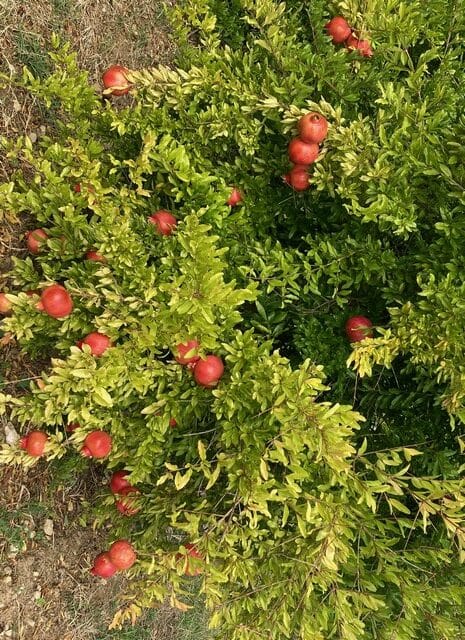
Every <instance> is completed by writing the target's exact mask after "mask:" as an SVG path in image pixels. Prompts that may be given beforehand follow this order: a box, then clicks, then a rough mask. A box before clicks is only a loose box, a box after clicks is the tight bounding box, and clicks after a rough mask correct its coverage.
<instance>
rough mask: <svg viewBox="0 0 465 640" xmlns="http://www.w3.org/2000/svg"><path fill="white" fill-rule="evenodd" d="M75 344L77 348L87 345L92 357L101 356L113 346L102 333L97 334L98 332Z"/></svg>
mask: <svg viewBox="0 0 465 640" xmlns="http://www.w3.org/2000/svg"><path fill="white" fill-rule="evenodd" d="M76 344H77V346H78V347H79V348H81V347H82V345H84V344H87V345H88V346H89V347H90V351H91V353H92V355H93V356H97V357H99V356H101V355H103V354H104V353H105V351H106V350H107V349H109V348H110V347H112V346H113V344H112V342H111V340H110V338H109V337H108V336H106V335H105V334H104V333H99V332H98V331H93V332H92V333H89V335H87V336H86V337H85V338H83V339H82V340H79V341H78V342H77V343H76Z"/></svg>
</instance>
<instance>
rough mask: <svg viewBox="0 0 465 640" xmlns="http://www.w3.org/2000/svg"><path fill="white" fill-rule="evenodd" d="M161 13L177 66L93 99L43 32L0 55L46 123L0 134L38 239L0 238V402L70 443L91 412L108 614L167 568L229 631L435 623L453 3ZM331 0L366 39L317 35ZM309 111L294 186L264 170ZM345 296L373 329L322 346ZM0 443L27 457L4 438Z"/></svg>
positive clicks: (459, 594)
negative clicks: (111, 561)
mask: <svg viewBox="0 0 465 640" xmlns="http://www.w3.org/2000/svg"><path fill="white" fill-rule="evenodd" d="M171 11H172V22H173V28H174V29H175V34H176V38H177V40H178V42H179V51H180V54H179V60H178V64H179V68H176V69H174V68H167V67H157V68H153V69H146V70H139V71H132V72H131V74H130V80H131V81H132V82H133V83H134V86H133V89H132V91H131V93H132V97H130V98H129V99H127V98H123V99H122V101H121V104H120V103H119V102H118V101H117V100H116V101H115V100H114V99H110V98H108V97H106V98H105V99H103V100H102V98H101V96H98V95H97V94H96V93H95V91H94V89H92V88H91V87H90V86H89V85H88V81H87V77H86V74H85V73H83V72H81V71H79V69H78V68H77V66H76V62H75V58H74V57H73V55H71V54H70V53H69V52H68V50H67V48H66V47H61V46H60V45H59V44H58V43H56V50H55V52H54V53H53V54H52V55H51V58H52V61H53V63H54V65H55V71H54V73H53V74H52V75H51V76H50V77H49V78H46V79H37V78H34V77H32V75H31V74H30V73H29V72H28V71H27V70H26V71H25V72H24V74H23V76H22V78H14V79H8V80H5V81H10V82H15V83H18V84H20V85H21V86H24V87H25V88H27V89H28V90H29V91H31V93H32V94H34V95H35V96H36V97H37V98H38V99H40V100H41V101H43V103H44V104H45V105H46V107H47V108H49V109H50V110H51V111H52V113H53V114H54V116H55V117H56V123H55V124H56V126H55V128H54V130H53V131H51V132H50V133H49V134H48V135H47V136H44V137H42V138H41V139H40V140H39V141H38V143H37V144H35V145H34V146H33V145H32V143H31V142H30V140H29V139H28V137H27V136H25V137H22V138H20V139H19V140H18V141H15V142H11V141H10V142H7V141H4V142H3V147H4V152H5V153H7V154H8V157H9V159H10V162H11V163H12V164H13V165H14V164H15V163H16V164H17V167H18V171H17V172H16V174H15V175H14V176H12V179H11V182H9V183H6V184H4V185H2V187H1V188H0V193H1V194H2V197H3V206H4V209H5V211H6V212H7V213H9V214H10V215H19V214H22V213H27V214H28V215H30V216H32V218H33V219H34V220H35V221H36V222H34V227H33V228H35V227H37V226H38V227H41V228H44V229H45V230H46V232H47V234H48V239H47V240H46V241H45V246H44V245H43V249H41V250H40V251H39V252H38V253H37V255H34V256H33V257H25V258H20V259H15V260H14V268H13V271H12V273H11V275H10V280H9V289H8V291H7V293H9V294H10V295H9V296H8V300H10V301H11V303H12V306H13V314H12V315H11V317H7V318H6V319H5V320H3V323H2V330H3V331H4V332H9V333H11V334H12V335H13V336H15V338H16V339H17V340H18V341H19V343H20V345H21V346H22V348H23V349H25V350H26V351H28V352H29V353H31V354H32V355H33V356H36V355H40V356H41V357H44V356H47V355H50V354H51V355H52V357H51V360H50V367H49V368H48V369H47V370H45V371H44V373H43V376H42V380H41V384H40V386H37V385H36V383H35V382H34V383H31V391H30V393H29V394H27V395H24V396H21V397H16V396H13V395H11V396H10V395H2V396H0V399H1V405H0V406H1V407H3V408H5V409H6V408H8V407H9V408H11V409H12V413H13V415H14V417H15V418H16V420H17V421H18V422H19V423H20V424H21V425H23V426H24V431H25V432H27V431H28V430H30V429H37V428H40V429H43V430H45V431H47V432H48V433H49V434H50V438H49V440H48V442H47V445H46V454H47V457H48V458H49V459H52V458H54V457H56V458H62V459H63V461H64V460H65V459H66V458H64V456H67V457H69V458H70V459H71V460H73V459H74V460H75V465H76V467H79V466H81V465H83V464H89V462H88V461H87V460H86V461H84V460H83V459H82V458H80V457H79V455H78V452H79V450H80V449H81V447H82V444H83V442H84V440H85V438H86V436H87V435H88V434H89V433H90V432H91V431H95V430H104V431H107V432H108V433H110V434H111V436H112V450H111V453H110V455H109V456H108V458H105V459H104V460H103V464H104V465H106V467H107V468H108V469H109V470H114V469H127V470H129V471H130V472H131V473H130V476H129V479H130V482H131V485H134V486H136V487H137V488H138V490H139V491H140V494H137V495H136V496H135V497H134V496H133V497H132V498H131V500H132V501H133V503H134V504H136V505H137V506H138V507H140V510H139V511H138V512H137V513H135V514H134V515H132V516H131V517H125V516H124V515H122V514H121V513H120V512H119V511H118V510H116V509H115V505H114V497H113V496H112V495H111V494H110V491H108V493H107V494H106V495H105V496H103V497H102V498H101V499H100V500H99V502H98V507H97V516H96V520H97V522H98V523H101V524H102V523H104V522H107V521H110V522H111V523H112V534H111V537H112V540H115V539H119V538H127V539H130V540H131V541H132V543H133V545H134V547H135V548H136V551H137V554H138V561H137V563H136V564H135V565H134V567H133V568H131V569H130V572H129V575H130V576H132V577H133V578H134V579H133V581H132V587H131V589H132V591H131V593H130V594H129V599H130V603H129V605H128V606H127V607H126V608H123V609H122V610H121V612H120V614H119V615H118V616H117V619H116V621H115V624H117V623H119V622H121V621H124V619H126V618H130V617H131V616H134V615H136V614H137V612H138V611H139V607H140V606H150V605H153V604H154V603H155V602H157V601H162V600H163V599H164V598H165V597H166V596H167V595H169V596H170V597H171V600H172V602H173V603H174V604H176V605H177V606H180V607H182V606H183V604H182V602H183V593H184V589H185V588H186V582H190V581H192V580H197V581H198V586H199V589H201V591H202V592H203V593H204V594H205V598H206V604H207V607H208V608H209V609H210V610H211V613H212V616H211V622H212V625H213V626H215V627H218V628H219V629H220V631H219V633H220V636H221V637H224V638H228V639H232V640H249V639H250V640H251V639H255V638H261V637H263V638H275V639H277V640H279V639H281V638H302V639H305V640H309V639H315V640H318V639H319V640H323V639H326V638H337V639H344V640H355V639H357V640H359V639H361V638H367V639H368V638H371V639H376V640H380V639H381V640H392V639H393V638H396V639H399V640H408V639H415V640H417V639H419V638H421V639H422V640H433V639H434V640H436V639H440V638H441V639H442V638H447V639H449V638H450V639H452V638H457V637H462V634H463V633H464V632H465V620H464V617H463V610H464V606H465V591H464V580H465V570H464V568H463V565H462V562H463V560H464V559H465V548H464V545H465V528H464V527H465V486H464V482H463V480H462V475H463V466H462V458H461V451H462V448H463V441H462V440H461V438H460V435H461V433H462V431H463V420H464V418H465V413H464V412H465V406H464V402H465V352H464V344H463V338H462V336H463V333H464V330H465V310H464V309H465V308H464V305H463V295H464V293H465V290H464V284H463V277H462V273H463V269H464V267H465V264H464V258H463V256H464V255H465V233H464V231H465V215H464V205H465V195H464V194H465V190H464V185H465V169H464V166H465V165H464V162H463V161H464V159H465V158H464V151H463V149H462V144H461V138H462V135H463V133H464V130H465V119H464V116H463V113H464V111H465V95H464V93H463V91H462V89H461V87H462V84H463V82H464V81H465V63H464V49H463V39H464V36H465V14H464V7H463V5H462V3H460V2H454V1H452V0H450V1H449V2H444V0H430V1H429V2H427V3H425V2H423V1H422V0H410V2H408V3H407V2H401V1H400V0H390V1H389V2H386V1H383V2H381V0H367V1H364V2H359V1H357V0H347V2H344V1H341V2H334V3H332V5H331V7H328V3H327V2H324V1H323V0H315V1H314V2H312V3H308V2H302V1H300V0H287V1H286V2H278V1H277V0H235V1H234V2H231V3H221V2H218V1H217V0H184V1H183V2H180V3H179V5H178V7H176V8H175V9H172V10H171ZM336 14H341V15H344V16H345V17H346V18H347V19H348V21H349V22H350V24H351V25H353V26H354V28H355V29H357V30H358V32H359V33H360V35H363V36H364V37H367V38H368V39H369V40H370V42H371V43H372V46H373V51H374V55H373V56H372V57H370V58H364V57H362V56H361V55H360V53H358V52H356V51H349V50H347V49H346V48H345V47H344V46H335V45H334V44H333V43H332V42H331V40H330V38H329V37H328V35H327V34H326V32H325V29H324V25H325V23H326V22H327V21H328V19H329V18H330V17H331V16H332V15H336ZM125 101H126V102H125ZM310 110H311V111H317V112H319V113H321V114H323V115H324V116H325V117H326V118H327V119H328V121H329V123H330V128H329V133H328V137H327V138H326V140H325V144H324V148H323V151H322V153H321V155H320V158H319V160H318V161H317V163H316V164H315V169H314V172H313V177H312V186H311V188H310V189H309V190H308V191H305V192H304V193H302V194H297V193H295V192H293V191H292V189H290V188H289V187H288V186H287V185H286V184H285V183H284V182H283V180H282V178H281V176H282V174H284V173H285V172H286V171H287V170H288V168H289V165H288V160H287V145H288V142H289V140H290V138H291V137H292V136H293V135H295V133H296V125H297V122H298V120H299V118H300V117H301V116H302V115H303V114H304V113H306V112H307V111H310ZM24 167H27V170H25V169H24ZM77 184H79V185H80V186H79V188H78V189H76V185H77ZM234 185H235V186H238V187H239V188H240V189H241V191H242V192H243V194H244V201H243V203H242V204H240V205H239V206H235V207H230V206H228V205H227V204H226V201H227V199H228V196H229V194H230V192H231V188H232V187H233V186H234ZM158 209H165V210H168V211H171V212H172V213H173V214H174V215H175V216H176V218H177V220H178V224H177V227H176V229H175V231H174V232H173V233H171V235H166V236H163V235H159V234H157V230H156V228H155V227H154V225H152V224H149V223H148V221H147V218H148V217H149V216H150V215H151V214H153V212H154V211H156V210H158ZM89 250H93V251H97V252H98V254H100V255H101V256H104V258H105V262H100V261H95V260H88V259H87V260H86V259H84V256H85V254H86V252H88V251H89ZM52 282H53V283H55V282H58V283H61V284H63V285H64V286H65V288H66V290H67V291H68V293H69V294H70V295H71V297H72V301H73V304H74V309H73V311H72V313H71V314H70V315H69V316H67V317H65V318H62V319H55V318H52V317H50V316H48V315H46V314H44V313H43V312H40V311H39V310H37V309H36V306H35V305H36V303H37V301H38V298H37V296H34V295H33V296H28V295H27V294H26V293H25V292H26V291H30V290H39V291H40V290H41V289H42V288H44V287H46V286H47V285H50V284H51V283H52ZM358 314H363V315H367V316H368V317H369V318H371V320H372V321H373V323H374V325H375V327H376V331H375V337H374V338H372V339H370V338H369V339H366V340H364V341H362V342H360V343H356V344H355V345H352V344H349V342H348V341H347V338H346V336H345V335H344V323H345V321H346V320H347V318H348V317H349V316H353V315H358ZM95 331H98V332H100V333H102V334H105V335H106V336H108V337H109V338H110V340H111V342H112V346H111V347H110V348H108V349H107V350H106V351H105V353H103V355H101V356H100V357H95V356H94V355H92V353H91V349H90V348H89V347H88V346H83V347H82V348H80V347H78V346H76V343H77V342H78V341H79V340H82V339H83V338H84V337H85V336H86V335H88V334H89V333H91V332H95ZM193 338H194V339H196V340H198V341H199V343H200V345H201V355H202V356H205V355H207V354H211V353H214V354H216V355H219V356H221V357H222V358H223V360H224V362H225V374H224V376H223V377H222V379H221V380H220V382H219V384H218V386H217V387H215V388H213V389H210V388H203V387H201V386H198V385H197V384H196V383H195V381H194V380H193V378H192V375H191V373H190V371H189V369H188V368H187V367H184V366H182V365H180V364H178V363H177V362H176V361H175V359H174V357H173V353H174V352H175V351H176V345H178V344H179V343H184V342H186V341H187V340H189V339H193ZM173 419H175V421H176V424H175V425H174V426H173V422H171V424H170V420H171V421H173ZM74 423H78V424H79V425H80V426H79V427H78V428H76V429H74V430H73V431H72V433H69V431H67V426H68V425H69V424H74ZM1 459H2V460H3V462H5V463H10V464H11V463H23V464H26V465H27V464H32V463H33V462H34V461H35V458H31V457H30V456H28V455H27V453H26V452H25V451H23V450H21V448H20V447H19V446H17V445H13V446H5V447H4V448H3V451H2V453H1ZM94 464H100V463H98V462H96V463H94ZM188 544H195V548H196V549H197V550H198V552H199V553H198V555H196V556H195V558H194V559H193V560H192V558H191V555H192V554H190V553H189V551H190V550H191V547H189V546H186V545H188ZM182 558H190V560H189V562H193V563H194V568H195V569H196V570H195V571H193V570H191V569H189V563H188V561H187V560H185V561H184V560H182ZM197 569H199V570H201V574H200V577H198V578H193V577H191V576H192V575H193V574H194V573H197ZM186 574H187V575H186Z"/></svg>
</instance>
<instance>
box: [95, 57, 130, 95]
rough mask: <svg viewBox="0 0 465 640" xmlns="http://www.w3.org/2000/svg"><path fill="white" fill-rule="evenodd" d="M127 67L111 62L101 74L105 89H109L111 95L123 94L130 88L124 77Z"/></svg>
mask: <svg viewBox="0 0 465 640" xmlns="http://www.w3.org/2000/svg"><path fill="white" fill-rule="evenodd" d="M128 71H129V69H127V68H126V67H122V66H121V65H120V64H113V65H111V67H108V69H107V70H106V71H105V72H104V73H103V74H102V82H103V86H104V87H105V89H111V92H110V93H111V95H113V96H124V95H125V94H126V93H128V91H129V89H130V88H131V86H132V85H131V83H130V82H129V80H128V79H127V77H126V74H127V73H128Z"/></svg>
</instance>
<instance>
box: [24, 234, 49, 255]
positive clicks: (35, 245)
mask: <svg viewBox="0 0 465 640" xmlns="http://www.w3.org/2000/svg"><path fill="white" fill-rule="evenodd" d="M47 238H48V235H47V234H46V233H45V231H44V230H43V229H34V231H27V232H26V245H27V248H28V249H29V251H30V252H31V253H33V254H35V255H36V254H38V253H39V252H40V250H41V245H42V243H43V242H45V240H47Z"/></svg>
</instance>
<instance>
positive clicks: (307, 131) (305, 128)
mask: <svg viewBox="0 0 465 640" xmlns="http://www.w3.org/2000/svg"><path fill="white" fill-rule="evenodd" d="M298 129H299V135H300V137H301V139H302V140H303V141H304V142H308V143H313V144H321V143H322V142H323V140H324V139H325V138H326V136H327V134H328V121H327V120H326V118H325V117H324V116H322V115H321V114H320V113H306V114H305V115H304V116H302V118H300V120H299V124H298Z"/></svg>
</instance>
